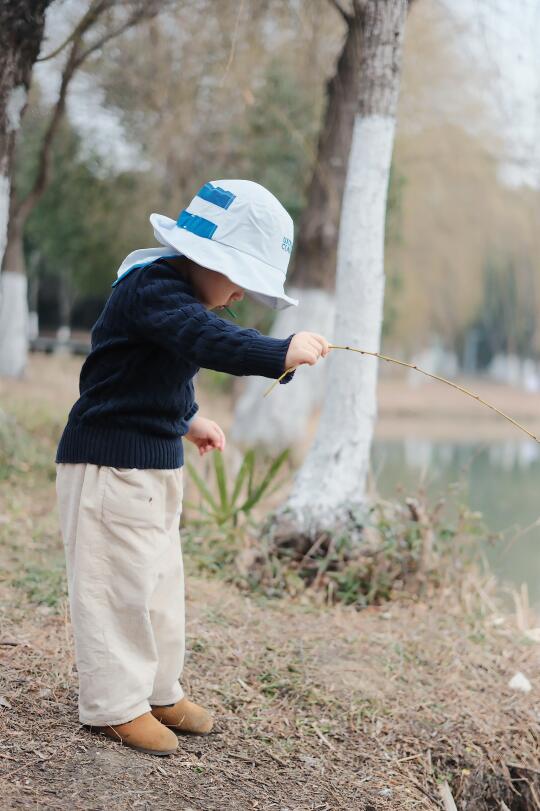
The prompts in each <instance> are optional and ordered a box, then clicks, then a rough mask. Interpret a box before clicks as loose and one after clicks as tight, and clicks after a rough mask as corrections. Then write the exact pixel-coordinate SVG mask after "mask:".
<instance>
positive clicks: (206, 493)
mask: <svg viewBox="0 0 540 811" xmlns="http://www.w3.org/2000/svg"><path fill="white" fill-rule="evenodd" d="M186 466H187V469H188V470H189V475H190V476H191V478H192V479H193V481H194V482H195V484H196V486H197V489H198V490H199V493H200V494H201V496H202V498H204V500H205V501H207V502H208V504H210V506H211V507H212V509H213V510H214V511H215V512H218V511H219V508H218V505H217V504H216V502H215V499H214V497H213V496H212V494H211V493H210V490H209V489H208V487H207V486H206V484H205V483H204V482H203V480H202V479H201V477H200V476H199V474H198V473H197V471H196V470H195V468H194V467H193V465H192V464H191V462H186Z"/></svg>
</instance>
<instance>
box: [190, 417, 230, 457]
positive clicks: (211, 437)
mask: <svg viewBox="0 0 540 811" xmlns="http://www.w3.org/2000/svg"><path fill="white" fill-rule="evenodd" d="M185 437H186V439H189V441H190V442H193V444H194V445H196V446H197V447H198V449H199V454H200V456H204V454H205V453H207V452H208V451H211V450H212V449H213V448H215V449H216V450H218V451H222V450H223V449H224V447H225V434H224V433H223V431H222V430H221V428H220V427H219V425H218V424H217V422H214V421H213V420H207V419H206V417H194V418H193V419H192V420H191V422H190V424H189V431H188V432H187V434H186V435H185Z"/></svg>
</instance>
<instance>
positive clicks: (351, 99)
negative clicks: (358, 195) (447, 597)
mask: <svg viewBox="0 0 540 811" xmlns="http://www.w3.org/2000/svg"><path fill="white" fill-rule="evenodd" d="M344 16H345V18H346V23H347V30H346V35H345V41H344V44H343V48H342V50H341V54H340V56H339V59H338V62H337V67H336V72H335V74H334V75H333V76H332V78H331V79H330V80H329V81H328V83H327V91H326V96H327V103H326V111H325V114H324V119H323V123H322V127H321V133H320V136H319V143H318V148H317V160H316V163H315V168H314V171H313V176H312V179H311V182H310V185H309V188H308V193H307V203H306V207H305V209H304V212H303V214H302V217H301V219H300V224H299V229H298V238H297V245H296V248H295V253H294V256H293V259H292V268H291V272H290V279H291V283H292V286H291V288H290V291H289V292H290V295H291V296H293V297H294V298H298V299H299V301H300V304H299V305H298V307H289V308H287V309H286V310H280V312H279V313H278V314H277V316H276V319H275V321H274V324H273V327H272V330H271V333H270V334H271V335H273V336H274V337H279V338H282V337H283V336H284V335H290V334H291V332H299V331H300V330H306V329H307V330H310V331H311V332H319V333H320V334H322V335H328V334H330V333H331V331H332V327H333V323H334V313H335V300H334V287H335V268H336V248H337V235H338V223H339V216H340V212H341V199H342V197H343V188H344V185H345V175H346V168H347V167H346V156H347V155H348V154H349V151H350V146H351V138H352V130H353V122H354V116H355V112H356V107H357V99H358V92H359V86H360V70H359V65H360V38H361V17H360V15H354V16H353V15H344ZM267 386H268V381H267V380H266V378H260V377H252V378H250V379H249V381H248V382H247V384H246V386H245V389H244V391H243V393H242V395H241V397H240V398H239V400H238V403H237V407H236V412H235V418H234V422H233V425H232V429H231V437H232V439H233V440H234V441H235V442H237V443H238V444H242V445H257V444H259V445H263V446H265V447H267V448H272V449H273V450H276V449H282V448H285V447H287V446H288V445H290V444H291V443H292V442H294V441H295V440H296V439H297V438H298V436H302V434H303V433H304V431H305V428H306V424H307V422H308V420H309V417H310V416H311V414H312V413H313V411H314V410H315V408H316V407H317V406H318V405H319V404H320V403H321V401H322V396H323V392H324V390H325V387H326V366H325V365H324V364H319V365H318V366H316V367H315V368H314V369H312V370H310V374H309V375H302V374H300V375H298V374H297V375H296V378H295V383H294V398H292V400H293V402H291V397H290V392H287V390H286V388H285V387H280V388H279V390H276V391H274V392H273V394H272V396H271V397H268V398H266V399H264V400H263V392H264V390H265V389H266V388H267ZM285 399H286V400H287V403H286V405H285V407H284V401H285ZM248 414H249V419H246V417H247V415H248Z"/></svg>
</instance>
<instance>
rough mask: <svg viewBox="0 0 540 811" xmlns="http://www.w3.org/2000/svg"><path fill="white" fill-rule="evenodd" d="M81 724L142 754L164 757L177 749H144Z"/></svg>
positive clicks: (91, 731) (95, 733)
mask: <svg viewBox="0 0 540 811" xmlns="http://www.w3.org/2000/svg"><path fill="white" fill-rule="evenodd" d="M82 726H83V727H84V728H85V729H88V730H89V731H90V733H91V734H92V735H101V737H103V738H108V739H109V740H110V741H114V742H115V743H117V744H119V745H120V746H127V748H128V749H133V750H134V751H135V752H142V753H143V755H156V756H157V757H166V756H167V755H174V753H175V752H177V751H178V747H175V748H174V749H165V750H164V751H161V750H160V749H145V748H144V747H143V746H134V745H133V744H132V743H127V741H124V740H123V739H120V740H118V738H113V736H112V735H107V733H106V732H103V730H101V729H96V727H91V726H89V725H88V724H82Z"/></svg>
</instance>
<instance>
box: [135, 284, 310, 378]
mask: <svg viewBox="0 0 540 811" xmlns="http://www.w3.org/2000/svg"><path fill="white" fill-rule="evenodd" d="M133 316H134V319H135V329H136V331H137V333H138V334H139V335H140V336H141V337H144V338H145V339H146V340H149V341H152V342H154V343H157V344H159V345H160V346H162V347H164V348H167V349H169V350H171V351H172V352H174V353H175V354H177V355H178V356H179V357H181V358H184V359H186V360H188V361H190V362H191V363H193V364H195V365H196V366H198V367H202V368H205V369H215V370H216V371H218V372H226V373H228V374H233V375H260V376H262V377H271V378H277V377H279V376H280V375H281V374H283V372H284V371H285V358H286V356H287V351H288V349H289V344H290V342H291V339H292V338H293V335H294V333H292V334H291V335H289V336H288V337H287V338H283V339H281V338H271V337H269V336H266V335H263V334H262V333H260V332H259V331H258V330H256V329H251V328H243V327H239V326H237V325H236V324H231V323H230V321H227V320H226V319H224V318H220V317H219V316H218V315H216V314H215V313H214V312H212V311H211V310H208V309H207V308H206V307H205V306H204V305H203V304H202V303H201V302H200V301H199V300H198V299H196V298H195V297H194V296H192V295H190V293H189V292H187V291H186V289H185V288H184V286H182V285H179V284H178V282H176V281H175V280H174V279H170V278H168V277H161V278H160V277H156V276H151V275H149V276H148V277H147V278H146V279H145V280H144V282H143V283H142V284H140V285H139V286H138V289H137V294H136V306H135V311H134V313H133ZM293 374H294V372H293V373H290V374H288V375H287V376H286V377H285V378H283V380H282V381H281V382H283V383H288V382H289V380H291V379H292V377H293Z"/></svg>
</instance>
